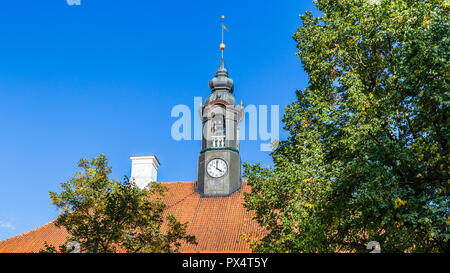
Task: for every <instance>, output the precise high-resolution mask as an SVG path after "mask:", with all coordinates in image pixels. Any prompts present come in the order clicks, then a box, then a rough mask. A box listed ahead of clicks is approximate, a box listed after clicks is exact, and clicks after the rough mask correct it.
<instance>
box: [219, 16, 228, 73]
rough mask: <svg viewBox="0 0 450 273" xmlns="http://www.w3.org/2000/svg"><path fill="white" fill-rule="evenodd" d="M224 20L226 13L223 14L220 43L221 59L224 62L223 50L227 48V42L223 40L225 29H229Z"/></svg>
mask: <svg viewBox="0 0 450 273" xmlns="http://www.w3.org/2000/svg"><path fill="white" fill-rule="evenodd" d="M224 20H225V15H222V42H221V43H220V51H221V55H222V56H221V61H222V64H223V51H224V50H225V43H224V42H223V31H224V30H226V31H228V27H227V26H225V24H224Z"/></svg>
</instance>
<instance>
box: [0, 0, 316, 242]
mask: <svg viewBox="0 0 450 273" xmlns="http://www.w3.org/2000/svg"><path fill="white" fill-rule="evenodd" d="M307 10H311V11H312V10H314V6H313V4H312V2H311V1H298V0H297V1H294V0H283V1H261V0H260V1H247V0H246V1H242V0H240V1H210V0H209V1H200V0H197V1H136V0H127V1H100V0H81V6H69V5H67V3H66V0H51V1H31V0H29V1H4V2H2V4H1V7H0V25H1V26H2V27H1V28H0V126H1V127H0V174H1V179H0V240H1V239H5V238H8V237H11V236H13V235H16V234H19V233H22V232H25V231H28V230H30V229H33V228H36V227H38V226H40V225H43V224H45V223H47V222H49V221H51V220H53V219H54V218H55V217H56V216H57V211H56V209H55V207H53V206H52V205H51V204H50V199H49V197H48V192H49V191H59V185H60V184H61V183H62V182H64V181H66V180H68V179H70V177H71V176H72V175H73V174H74V173H75V171H76V163H77V162H78V160H79V159H80V158H83V157H88V158H92V157H95V156H97V155H99V154H100V153H104V154H106V156H107V157H108V159H109V161H110V165H111V166H112V170H113V173H112V177H113V178H115V179H117V180H122V177H123V176H124V175H130V169H131V164H130V163H131V162H130V160H129V156H130V155H145V154H155V155H156V156H157V157H158V159H159V161H160V162H161V166H160V168H159V172H158V180H159V181H193V180H195V179H196V167H197V157H198V152H199V150H200V141H175V140H173V139H172V137H171V134H170V129H171V126H172V124H173V122H174V121H175V120H176V118H172V117H171V116H170V112H171V109H172V107H174V106H175V105H177V104H186V105H188V106H190V107H193V102H194V96H201V97H203V99H205V98H206V96H208V95H209V93H210V90H209V88H208V85H207V84H208V81H209V80H210V79H211V78H212V77H213V76H214V74H215V71H216V70H217V68H218V67H219V63H220V50H219V48H218V46H219V43H220V16H221V15H222V14H223V15H225V17H226V18H225V24H226V25H227V26H228V28H229V32H227V33H225V42H226V45H227V49H226V51H225V59H226V65H227V68H228V71H229V73H230V76H231V77H232V78H233V79H234V81H235V93H234V95H235V97H236V99H237V101H238V102H239V101H240V100H242V101H243V102H244V104H245V105H248V104H255V105H279V106H280V132H281V135H280V137H281V139H283V138H285V137H286V132H284V131H283V130H282V124H281V115H282V112H283V109H284V107H285V106H286V105H287V104H289V103H290V102H292V101H294V100H295V90H296V89H302V88H304V87H305V86H306V85H307V75H306V73H305V72H304V71H303V70H302V67H301V64H300V61H299V59H298V57H297V56H296V55H295V53H296V51H297V50H296V47H295V46H296V43H295V41H294V40H293V39H292V35H293V34H294V32H295V31H296V29H297V28H298V27H299V26H300V23H301V21H300V18H299V14H302V13H304V12H305V11H307ZM192 116H193V118H198V114H197V112H196V109H195V111H193V113H192ZM259 145H260V142H259V141H243V142H241V147H240V148H241V157H242V160H243V161H244V162H249V163H257V162H260V163H261V164H262V165H263V166H270V165H271V163H272V161H271V158H270V156H269V153H268V152H261V151H260V149H259Z"/></svg>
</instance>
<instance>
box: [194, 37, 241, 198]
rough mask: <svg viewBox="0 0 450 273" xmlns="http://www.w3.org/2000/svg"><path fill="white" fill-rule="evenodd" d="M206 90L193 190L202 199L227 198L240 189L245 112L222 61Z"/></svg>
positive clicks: (201, 109)
mask: <svg viewBox="0 0 450 273" xmlns="http://www.w3.org/2000/svg"><path fill="white" fill-rule="evenodd" d="M221 49H222V46H221ZM222 50H223V49H222ZM209 87H210V88H211V94H210V95H209V96H208V97H207V98H206V100H205V104H204V105H200V109H199V112H200V118H201V120H202V128H203V134H202V135H203V137H202V148H201V151H200V155H199V158H198V168H197V174H198V179H197V186H196V187H197V191H198V192H199V193H200V195H202V196H228V195H230V194H231V193H233V192H234V191H236V190H238V189H239V188H240V187H241V185H242V181H241V158H240V155H239V123H240V122H241V121H242V119H243V117H244V110H243V104H242V102H241V103H240V104H239V105H236V100H235V98H234V97H233V92H234V84H233V80H232V79H231V78H229V77H228V71H227V69H226V68H225V66H224V62H223V58H222V62H221V64H220V68H219V70H217V72H216V76H215V77H214V78H213V79H212V80H210V81H209Z"/></svg>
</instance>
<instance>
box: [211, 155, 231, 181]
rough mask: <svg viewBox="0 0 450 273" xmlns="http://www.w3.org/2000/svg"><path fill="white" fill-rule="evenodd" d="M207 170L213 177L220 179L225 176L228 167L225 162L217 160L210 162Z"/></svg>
mask: <svg viewBox="0 0 450 273" xmlns="http://www.w3.org/2000/svg"><path fill="white" fill-rule="evenodd" d="M206 170H207V171H208V174H209V175H210V176H211V177H214V178H218V177H222V176H224V175H225V174H226V173H227V170H228V165H227V163H226V162H225V160H223V159H220V158H216V159H213V160H211V161H209V163H208V166H207V167H206Z"/></svg>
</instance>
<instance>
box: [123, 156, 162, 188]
mask: <svg viewBox="0 0 450 273" xmlns="http://www.w3.org/2000/svg"><path fill="white" fill-rule="evenodd" d="M130 159H131V179H134V182H135V183H136V185H137V186H138V187H139V188H141V189H143V188H145V187H146V186H147V185H148V183H150V182H152V181H155V182H156V178H157V174H158V167H159V165H160V164H159V161H158V159H157V158H156V156H154V155H142V156H130Z"/></svg>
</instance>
